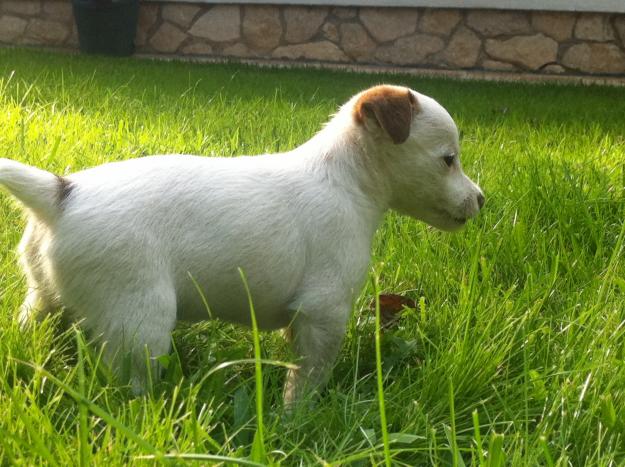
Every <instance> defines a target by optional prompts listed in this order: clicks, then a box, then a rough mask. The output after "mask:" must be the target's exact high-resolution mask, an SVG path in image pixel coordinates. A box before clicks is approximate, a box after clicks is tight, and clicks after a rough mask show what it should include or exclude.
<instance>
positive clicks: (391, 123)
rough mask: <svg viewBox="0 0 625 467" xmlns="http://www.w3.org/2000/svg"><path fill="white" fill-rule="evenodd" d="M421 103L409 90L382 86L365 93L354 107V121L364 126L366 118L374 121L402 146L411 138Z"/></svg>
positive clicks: (394, 141)
mask: <svg viewBox="0 0 625 467" xmlns="http://www.w3.org/2000/svg"><path fill="white" fill-rule="evenodd" d="M418 111H419V103H418V102H417V99H416V98H415V96H414V94H412V92H410V90H409V89H407V88H400V87H397V86H389V85H381V86H375V87H373V88H371V89H368V90H367V91H365V92H364V93H363V94H362V96H360V98H359V99H358V101H356V105H355V106H354V119H355V120H356V122H358V123H359V124H361V125H364V122H365V118H372V119H374V120H375V121H376V122H377V124H378V125H379V126H380V127H381V128H383V129H384V131H386V132H387V133H388V135H389V136H390V137H391V139H392V140H393V143H395V144H400V143H403V142H404V141H406V140H407V139H408V136H410V125H411V123H412V117H413V115H414V114H416V113H417V112H418Z"/></svg>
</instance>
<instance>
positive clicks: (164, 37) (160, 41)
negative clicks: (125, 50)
mask: <svg viewBox="0 0 625 467" xmlns="http://www.w3.org/2000/svg"><path fill="white" fill-rule="evenodd" d="M186 38H187V35H186V33H185V32H184V31H181V30H180V29H179V28H178V27H177V26H174V25H173V24H171V23H169V22H167V21H163V23H161V25H160V26H159V27H158V29H157V30H156V32H155V33H154V34H153V35H152V37H150V45H151V46H152V48H153V49H154V50H156V51H157V52H162V53H174V52H175V51H176V50H178V47H180V45H181V44H182V43H183V42H184V40H185V39H186Z"/></svg>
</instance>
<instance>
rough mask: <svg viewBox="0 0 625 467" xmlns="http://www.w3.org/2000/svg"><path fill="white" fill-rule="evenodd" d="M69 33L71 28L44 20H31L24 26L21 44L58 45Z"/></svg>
mask: <svg viewBox="0 0 625 467" xmlns="http://www.w3.org/2000/svg"><path fill="white" fill-rule="evenodd" d="M70 33H71V26H69V25H67V24H63V23H59V22H56V21H49V20H45V19H39V18H35V19H32V20H31V21H30V22H29V23H28V26H26V33H25V35H24V37H23V39H22V40H21V41H20V42H21V43H22V44H33V45H60V44H62V43H63V42H64V41H65V39H67V37H68V36H69V35H70Z"/></svg>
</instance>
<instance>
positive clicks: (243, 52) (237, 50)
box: [220, 42, 257, 58]
mask: <svg viewBox="0 0 625 467" xmlns="http://www.w3.org/2000/svg"><path fill="white" fill-rule="evenodd" d="M220 55H223V56H225V57H238V58H249V57H255V56H256V55H257V54H255V53H254V52H253V51H251V50H250V49H249V47H248V46H247V45H245V44H242V43H241V42H237V43H236V44H233V45H229V46H228V47H225V48H224V49H223V50H222V51H221V54H220Z"/></svg>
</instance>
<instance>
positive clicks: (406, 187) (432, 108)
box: [352, 85, 484, 230]
mask: <svg viewBox="0 0 625 467" xmlns="http://www.w3.org/2000/svg"><path fill="white" fill-rule="evenodd" d="M352 116H353V119H354V121H355V122H356V125H357V127H358V129H359V131H360V132H361V140H362V141H363V144H364V145H365V147H366V150H367V152H368V153H372V154H370V155H371V156H372V158H374V159H375V160H376V166H377V168H378V170H381V171H384V172H386V175H387V176H388V183H389V190H388V191H389V192H390V197H391V199H390V205H391V208H393V209H396V210H397V211H399V212H402V213H405V214H408V215H410V216H412V217H415V218H417V219H420V220H422V221H424V222H427V223H428V224H430V225H432V226H434V227H437V228H439V229H442V230H457V229H459V228H461V227H462V226H463V225H464V224H465V222H466V221H467V219H469V218H471V217H474V216H475V215H476V214H477V213H478V212H479V210H480V209H481V207H482V205H483V204H484V195H483V193H482V190H481V189H480V188H479V187H478V186H477V185H476V184H475V183H474V182H473V181H471V179H469V178H468V177H467V176H466V175H465V174H464V172H463V170H462V165H461V164H460V145H459V141H458V129H457V128H456V125H455V123H454V121H453V119H452V118H451V116H450V115H449V114H448V113H447V111H446V110H445V109H444V108H443V107H442V106H441V105H440V104H439V103H438V102H436V101H435V100H434V99H432V98H430V97H427V96H424V95H423V94H419V93H417V92H415V91H413V90H411V89H408V88H404V87H398V86H388V85H383V86H376V87H373V88H371V89H368V90H366V91H364V92H362V93H360V94H359V95H357V96H355V98H354V101H353V110H352Z"/></svg>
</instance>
